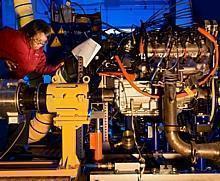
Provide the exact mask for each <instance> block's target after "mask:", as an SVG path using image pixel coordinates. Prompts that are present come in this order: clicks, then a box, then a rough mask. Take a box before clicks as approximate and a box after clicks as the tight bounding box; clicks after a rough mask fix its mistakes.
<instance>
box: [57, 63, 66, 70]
mask: <svg viewBox="0 0 220 181" xmlns="http://www.w3.org/2000/svg"><path fill="white" fill-rule="evenodd" d="M63 65H64V62H61V63H59V64H58V65H57V66H56V69H58V68H60V67H62V66H63Z"/></svg>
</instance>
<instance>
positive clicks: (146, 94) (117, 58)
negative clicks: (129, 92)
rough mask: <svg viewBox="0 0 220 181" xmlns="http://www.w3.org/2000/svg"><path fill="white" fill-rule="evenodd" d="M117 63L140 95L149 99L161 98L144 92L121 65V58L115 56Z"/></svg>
mask: <svg viewBox="0 0 220 181" xmlns="http://www.w3.org/2000/svg"><path fill="white" fill-rule="evenodd" d="M115 61H116V62H117V63H118V65H119V67H120V69H121V71H122V73H123V75H124V77H125V78H126V80H127V81H128V82H129V84H130V85H131V86H132V87H133V88H134V89H135V90H136V91H138V92H139V93H141V94H143V95H145V96H148V97H151V98H153V99H159V96H158V95H152V94H149V93H147V92H143V91H142V90H141V89H140V88H139V87H138V86H137V85H136V84H135V83H134V82H133V81H132V80H131V79H130V76H129V74H128V73H127V71H126V70H125V68H124V66H123V65H122V63H121V60H120V58H119V56H117V55H116V56H115Z"/></svg>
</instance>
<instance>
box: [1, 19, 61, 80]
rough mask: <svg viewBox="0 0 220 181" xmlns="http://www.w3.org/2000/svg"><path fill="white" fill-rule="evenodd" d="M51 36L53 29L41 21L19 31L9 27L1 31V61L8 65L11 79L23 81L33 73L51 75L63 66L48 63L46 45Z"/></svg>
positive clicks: (27, 25) (33, 22)
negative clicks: (45, 51) (22, 79)
mask: <svg viewBox="0 0 220 181" xmlns="http://www.w3.org/2000/svg"><path fill="white" fill-rule="evenodd" d="M50 34H51V27H50V26H49V25H48V24H47V23H46V22H45V21H43V20H40V19H36V20H33V21H31V22H29V23H28V24H26V25H25V26H23V27H22V28H20V29H19V30H15V29H12V28H9V27H5V28H3V29H1V30H0V59H1V60H3V61H4V62H5V63H6V64H7V65H8V67H9V69H10V70H11V72H10V73H12V74H11V77H13V78H17V79H21V78H23V77H24V76H25V75H27V74H29V73H31V72H37V73H40V74H50V73H53V72H54V71H55V70H56V69H58V68H59V67H60V66H61V64H59V65H57V66H52V65H47V63H46V55H45V53H44V45H45V44H46V43H47V41H48V37H49V35H50ZM0 71H1V70H0ZM11 77H10V78H11Z"/></svg>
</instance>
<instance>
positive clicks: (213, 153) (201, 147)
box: [163, 81, 220, 160]
mask: <svg viewBox="0 0 220 181" xmlns="http://www.w3.org/2000/svg"><path fill="white" fill-rule="evenodd" d="M164 92H165V94H164V97H163V106H164V119H165V132H166V138H167V141H168V142H169V145H170V146H171V147H172V148H173V149H174V150H175V151H176V152H178V153H180V154H182V155H184V156H191V157H192V158H197V157H203V158H207V159H211V160H219V159H220V142H215V143H202V144H196V143H195V142H189V143H187V142H185V141H184V140H183V139H182V138H181V137H180V136H179V125H178V123H177V101H176V85H175V81H172V82H171V81H166V82H165V88H164Z"/></svg>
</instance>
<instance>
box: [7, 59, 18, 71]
mask: <svg viewBox="0 0 220 181" xmlns="http://www.w3.org/2000/svg"><path fill="white" fill-rule="evenodd" d="M5 63H6V65H7V66H8V69H9V70H10V71H14V70H15V69H17V64H16V63H14V62H12V61H11V60H6V61H5Z"/></svg>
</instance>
